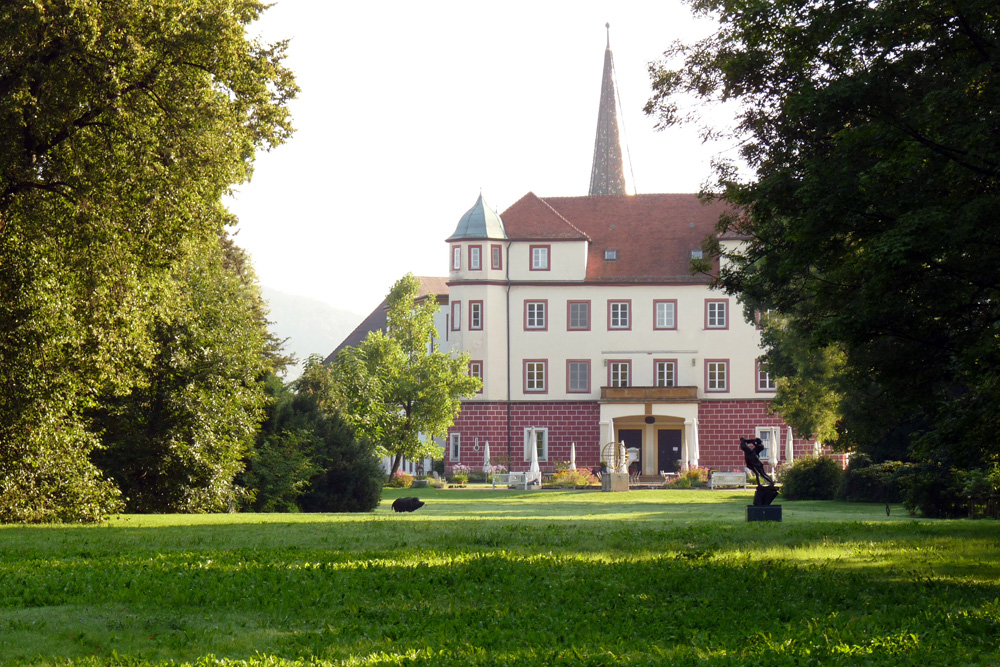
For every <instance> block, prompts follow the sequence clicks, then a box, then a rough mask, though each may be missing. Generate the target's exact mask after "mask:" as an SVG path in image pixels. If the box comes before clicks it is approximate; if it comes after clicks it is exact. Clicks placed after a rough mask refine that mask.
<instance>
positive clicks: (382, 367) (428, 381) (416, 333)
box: [335, 274, 481, 475]
mask: <svg viewBox="0 0 1000 667" xmlns="http://www.w3.org/2000/svg"><path fill="white" fill-rule="evenodd" d="M419 292H420V282H419V281H418V280H417V279H416V278H414V277H413V275H412V274H407V275H405V276H403V277H402V278H401V279H400V280H399V281H397V282H396V284H395V285H393V287H392V290H391V291H390V292H389V295H388V297H386V331H373V332H371V333H370V334H368V337H367V338H365V340H364V341H362V343H361V344H360V345H358V346H357V347H354V348H347V349H345V350H343V351H342V352H341V353H340V354H339V355H338V357H337V360H336V365H335V372H336V379H337V385H338V389H339V392H340V401H341V403H342V405H343V413H344V416H345V418H346V419H347V421H348V422H349V423H350V424H351V425H352V426H353V427H354V429H355V430H356V431H357V432H358V434H359V435H360V436H361V437H363V438H365V439H367V440H369V441H371V442H372V443H373V444H374V445H375V448H376V452H377V453H378V454H379V455H380V456H390V457H392V469H391V471H390V475H392V474H393V473H395V472H396V470H397V469H398V468H399V464H400V462H401V461H402V459H403V458H404V457H405V458H407V459H410V460H413V461H416V460H420V459H423V458H426V457H434V456H440V454H441V448H440V447H439V446H438V445H437V444H435V443H434V441H433V440H432V438H435V437H438V438H444V437H446V436H447V434H448V427H450V426H451V425H452V423H454V420H455V417H456V416H457V415H458V412H459V410H460V409H461V399H462V397H464V396H471V395H472V394H474V393H475V392H477V391H478V390H479V388H480V386H481V385H480V381H479V379H478V378H474V377H471V376H470V375H469V358H468V355H465V354H463V355H459V356H453V355H451V354H448V353H445V352H442V351H440V350H439V349H438V346H437V343H436V338H437V329H436V328H435V326H434V314H435V313H436V312H437V310H438V305H437V301H436V300H435V299H434V297H433V295H431V296H428V297H427V298H426V299H422V300H418V299H417V296H418V294H419Z"/></svg>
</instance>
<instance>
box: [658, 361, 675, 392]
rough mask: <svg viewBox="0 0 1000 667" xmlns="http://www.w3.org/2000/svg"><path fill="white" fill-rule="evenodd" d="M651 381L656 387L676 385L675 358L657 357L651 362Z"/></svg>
mask: <svg viewBox="0 0 1000 667" xmlns="http://www.w3.org/2000/svg"><path fill="white" fill-rule="evenodd" d="M653 382H654V384H655V385H656V386H657V387H676V386H677V360H676V359H657V360H656V361H654V362H653Z"/></svg>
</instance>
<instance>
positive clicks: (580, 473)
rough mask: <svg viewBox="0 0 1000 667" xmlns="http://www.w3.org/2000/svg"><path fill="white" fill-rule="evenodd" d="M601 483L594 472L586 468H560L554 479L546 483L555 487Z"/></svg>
mask: <svg viewBox="0 0 1000 667" xmlns="http://www.w3.org/2000/svg"><path fill="white" fill-rule="evenodd" d="M595 484H599V482H598V481H597V477H595V476H594V473H592V472H590V470H587V469H586V468H580V469H577V470H569V469H567V470H560V471H558V472H557V473H556V474H554V475H552V479H551V480H549V482H548V483H547V484H546V485H545V486H547V487H550V488H554V489H575V488H576V487H578V486H592V485H595Z"/></svg>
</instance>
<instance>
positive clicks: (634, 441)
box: [618, 428, 642, 475]
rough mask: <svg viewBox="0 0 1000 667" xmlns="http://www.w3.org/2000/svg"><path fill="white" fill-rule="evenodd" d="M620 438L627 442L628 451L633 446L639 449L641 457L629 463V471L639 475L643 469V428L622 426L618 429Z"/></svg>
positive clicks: (626, 448)
mask: <svg viewBox="0 0 1000 667" xmlns="http://www.w3.org/2000/svg"><path fill="white" fill-rule="evenodd" d="M618 440H619V441H621V442H624V443H625V451H626V452H627V451H628V450H629V449H630V448H632V447H635V448H636V449H638V450H639V457H638V458H637V459H636V461H635V462H634V463H632V464H631V465H629V472H630V473H633V474H636V475H638V474H639V473H640V472H641V471H642V429H641V428H620V429H618ZM633 468H635V470H633Z"/></svg>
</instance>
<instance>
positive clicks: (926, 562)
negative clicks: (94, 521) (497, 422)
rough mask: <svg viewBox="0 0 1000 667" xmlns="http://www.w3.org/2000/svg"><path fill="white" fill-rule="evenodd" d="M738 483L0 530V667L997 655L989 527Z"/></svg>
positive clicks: (993, 525) (456, 497) (431, 493)
mask: <svg viewBox="0 0 1000 667" xmlns="http://www.w3.org/2000/svg"><path fill="white" fill-rule="evenodd" d="M400 495H420V497H421V498H422V499H423V500H425V501H427V505H426V506H425V507H423V508H422V509H420V510H419V511H417V512H415V513H413V514H395V513H393V512H392V511H391V510H390V509H389V504H390V503H391V502H392V500H393V499H395V498H397V497H399V496H400ZM751 495H752V492H751V491H739V490H737V491H704V490H690V491H682V490H676V491H666V490H655V491H632V492H629V493H627V494H610V493H600V492H593V491H529V492H524V491H508V490H502V491H501V490H497V491H492V490H489V489H462V490H459V489H447V490H434V489H420V490H419V492H416V491H413V492H411V491H400V490H389V489H387V490H386V492H385V494H384V496H383V502H382V506H381V507H380V508H379V509H378V510H377V511H376V512H374V513H371V514H362V515H328V514H324V515H258V514H236V515H207V516H176V515H168V516H122V517H116V518H114V519H112V520H111V521H109V522H108V523H106V524H104V525H100V526H39V527H24V526H5V527H0V664H2V665H20V664H23V665H131V666H136V667H138V666H141V665H181V664H192V665H205V666H208V665H230V666H234V667H235V666H236V665H248V666H249V665H260V666H262V667H263V666H265V665H267V666H275V667H278V666H284V667H290V666H292V665H341V664H344V665H404V664H405V665H423V664H426V665H459V664H461V665H468V664H473V665H475V664H479V665H524V664H535V665H549V664H568V665H607V664H612V663H614V664H628V665H647V664H648V665H665V664H671V665H695V664H705V665H732V666H734V667H735V666H736V665H868V664H872V665H921V667H927V666H933V665H992V666H994V667H997V666H1000V653H998V646H1000V524H998V523H997V522H995V521H988V520H984V521H966V520H962V521H927V520H918V519H913V518H910V517H908V516H907V515H906V513H905V512H904V511H903V510H902V508H901V507H898V506H896V507H893V508H892V512H891V515H890V516H886V513H885V507H884V506H883V505H864V504H845V503H828V502H794V503H792V502H789V503H785V504H784V521H783V522H781V523H747V522H746V521H744V507H745V505H746V504H747V503H748V502H749V499H750V497H751Z"/></svg>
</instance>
